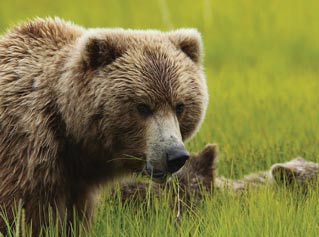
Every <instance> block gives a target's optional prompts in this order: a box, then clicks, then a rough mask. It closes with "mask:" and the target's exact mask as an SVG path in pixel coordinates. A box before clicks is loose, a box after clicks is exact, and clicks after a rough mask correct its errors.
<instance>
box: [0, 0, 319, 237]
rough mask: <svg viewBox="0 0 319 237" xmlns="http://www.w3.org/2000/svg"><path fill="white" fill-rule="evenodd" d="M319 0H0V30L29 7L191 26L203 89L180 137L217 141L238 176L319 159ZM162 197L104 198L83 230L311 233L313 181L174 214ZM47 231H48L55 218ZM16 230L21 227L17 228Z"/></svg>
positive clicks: (84, 19) (112, 22) (102, 22)
mask: <svg viewBox="0 0 319 237" xmlns="http://www.w3.org/2000/svg"><path fill="white" fill-rule="evenodd" d="M318 9H319V2H318V1H316V0H305V1H297V0H280V1H274V0H271V1H270V0H261V1H253V0H239V1H233V0H223V1H221V0H215V1H210V0H199V1H190V0H184V1H168V0H158V1H142V0H135V1H130V0H118V1H115V0H112V1H111V0H109V1H102V0H91V1H85V0H78V1H76V2H71V1H62V0H55V1H49V0H45V1H43V0H42V1H40V0H29V1H23V0H16V1H9V0H2V1H0V32H4V31H5V29H6V28H7V27H9V26H11V25H12V24H14V23H16V22H18V21H22V20H25V19H28V18H33V17H35V16H41V17H43V16H54V15H57V16H60V17H63V18H65V19H68V20H71V21H75V22H76V23H78V24H81V25H84V26H87V27H124V28H157V29H162V30H169V29H173V28H176V27H196V28H198V29H199V30H200V31H201V32H202V35H203V40H204V46H205V68H206V74H207V82H208V87H209V91H210V103H209V108H208V111H207V116H206V119H205V121H204V124H203V126H202V128H201V130H200V131H199V133H198V134H197V135H196V136H195V137H194V138H193V139H192V140H191V141H189V142H188V143H187V146H188V148H189V150H190V151H194V152H195V151H198V150H200V149H201V148H202V147H203V146H204V145H205V144H206V143H211V142H216V143H218V144H219V146H220V162H219V169H218V170H219V173H220V174H221V175H225V176H227V177H232V178H238V177H241V176H242V175H244V174H247V173H249V172H253V171H256V170H261V169H266V168H268V167H269V166H270V165H271V164H272V163H274V162H281V161H284V160H288V159H290V158H293V157H296V156H298V155H300V156H303V157H305V158H306V159H309V160H312V161H316V162H319V158H318V154H319V14H318ZM175 214H176V213H175V209H172V208H171V206H170V203H169V201H165V200H157V201H155V202H154V203H153V204H152V205H151V206H150V207H148V208H144V207H137V208H136V207H132V206H131V205H122V204H121V202H120V201H119V200H118V199H116V198H110V197H105V198H104V199H103V200H102V201H101V205H100V206H99V213H98V216H97V218H96V220H95V222H94V223H93V225H92V227H91V230H90V232H89V233H86V232H83V233H82V235H83V236H184V235H185V236H318V234H319V222H318V220H319V209H318V187H314V188H313V190H311V191H310V192H309V193H307V195H300V194H296V193H291V192H289V191H287V190H281V189H278V190H273V189H269V188H264V189H261V190H258V191H256V192H252V193H250V194H248V195H245V196H244V197H241V198H236V197H234V196H233V195H231V194H227V193H218V192H217V193H214V195H213V196H208V197H206V199H205V200H203V202H202V203H201V204H200V205H199V206H198V207H197V208H196V209H194V210H193V211H192V212H191V213H184V214H183V215H182V217H181V220H180V223H179V224H176V223H175ZM47 235H48V236H55V235H56V231H54V226H53V230H52V231H48V234H47ZM20 236H21V235H20Z"/></svg>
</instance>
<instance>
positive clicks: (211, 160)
mask: <svg viewBox="0 0 319 237" xmlns="http://www.w3.org/2000/svg"><path fill="white" fill-rule="evenodd" d="M217 153H218V149H217V145H216V144H208V145H206V146H205V148H204V149H203V150H202V151H201V152H200V153H199V154H198V156H197V157H195V158H194V159H192V162H193V168H194V169H195V172H196V173H197V174H199V175H203V176H204V177H205V176H207V175H212V173H213V174H214V173H215V170H216V165H217V160H218V159H217Z"/></svg>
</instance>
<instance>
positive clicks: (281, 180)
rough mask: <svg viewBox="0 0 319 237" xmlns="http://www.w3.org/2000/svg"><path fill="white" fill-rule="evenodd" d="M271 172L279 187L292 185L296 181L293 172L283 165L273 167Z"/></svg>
mask: <svg viewBox="0 0 319 237" xmlns="http://www.w3.org/2000/svg"><path fill="white" fill-rule="evenodd" d="M270 172H271V175H272V177H273V179H274V181H275V182H276V183H277V184H279V185H282V184H284V185H291V184H292V183H293V182H294V181H295V174H294V172H293V170H292V169H290V168H288V167H285V166H283V165H280V164H275V165H273V166H272V167H271V170H270Z"/></svg>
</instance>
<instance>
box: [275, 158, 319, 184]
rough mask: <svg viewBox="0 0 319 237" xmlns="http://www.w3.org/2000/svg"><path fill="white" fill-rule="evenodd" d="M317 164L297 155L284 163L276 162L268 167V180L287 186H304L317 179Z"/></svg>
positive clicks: (318, 172) (318, 165)
mask: <svg viewBox="0 0 319 237" xmlns="http://www.w3.org/2000/svg"><path fill="white" fill-rule="evenodd" d="M318 174H319V164H318V163H314V162H311V161H307V160H305V159H303V158H302V157H297V158H295V159H293V160H291V161H288V162H286V163H276V164H274V165H273V166H272V167H271V168H270V181H271V182H275V183H276V184H278V185H286V186H287V187H294V186H303V185H304V186H306V185H307V184H309V183H311V182H315V181H318Z"/></svg>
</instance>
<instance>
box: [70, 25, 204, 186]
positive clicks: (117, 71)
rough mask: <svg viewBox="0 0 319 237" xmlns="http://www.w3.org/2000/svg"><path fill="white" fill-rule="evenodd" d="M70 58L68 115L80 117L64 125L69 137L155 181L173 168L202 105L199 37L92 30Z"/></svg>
mask: <svg viewBox="0 0 319 237" xmlns="http://www.w3.org/2000/svg"><path fill="white" fill-rule="evenodd" d="M71 55H72V58H71V60H70V64H68V67H69V68H71V71H72V72H71V75H72V80H73V81H74V82H73V83H72V86H69V90H70V88H71V90H75V93H74V94H75V95H74V97H76V99H75V100H74V101H77V102H75V103H76V104H75V105H74V106H73V107H74V108H72V109H68V111H72V113H74V114H73V116H69V117H71V118H72V117H73V118H74V117H75V116H78V117H77V121H78V120H79V121H80V120H81V122H80V123H78V122H77V123H76V124H75V123H74V119H73V120H72V119H70V121H69V122H67V124H71V128H70V130H71V131H73V132H72V134H73V136H74V137H77V138H80V139H84V140H85V141H84V142H82V143H86V144H90V147H91V149H92V147H95V148H96V149H97V150H99V149H101V148H102V149H104V151H106V152H105V153H104V154H109V155H110V156H111V157H109V158H112V159H113V160H116V159H117V160H118V161H119V160H122V164H121V165H119V164H118V166H121V167H122V168H128V169H138V167H137V164H138V163H139V162H138V160H141V161H142V162H140V163H139V166H141V163H143V164H144V165H145V167H146V170H147V172H148V173H149V174H150V175H151V176H152V177H153V179H154V180H157V181H163V180H165V178H166V176H167V175H168V174H171V173H174V172H175V171H177V170H179V169H180V168H181V167H182V166H183V165H184V163H185V161H186V160H187V159H188V157H189V154H188V152H187V150H186V149H185V146H184V142H185V140H187V139H189V138H190V137H191V136H192V135H193V134H194V133H195V131H196V130H197V129H198V127H199V125H200V124H201V122H202V120H203V118H204V115H205V111H206V107H207V103H208V94H207V87H206V81H205V77H204V73H203V67H202V41H201V36H200V34H199V33H198V32H197V31H196V30H194V29H179V30H175V31H170V32H160V31H154V30H145V31H143V30H123V29H110V30H108V29H92V30H88V31H86V32H85V33H84V34H83V35H82V36H81V37H80V39H79V40H78V42H77V44H76V46H75V47H74V49H72V53H71ZM68 94H70V93H68ZM73 99H74V98H73ZM79 100H80V101H81V103H80V102H79ZM80 115H81V116H80ZM72 126H73V128H72ZM145 161H146V162H145ZM124 166H125V167H124Z"/></svg>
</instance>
